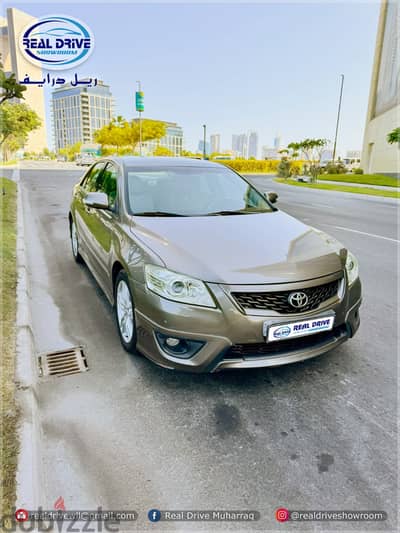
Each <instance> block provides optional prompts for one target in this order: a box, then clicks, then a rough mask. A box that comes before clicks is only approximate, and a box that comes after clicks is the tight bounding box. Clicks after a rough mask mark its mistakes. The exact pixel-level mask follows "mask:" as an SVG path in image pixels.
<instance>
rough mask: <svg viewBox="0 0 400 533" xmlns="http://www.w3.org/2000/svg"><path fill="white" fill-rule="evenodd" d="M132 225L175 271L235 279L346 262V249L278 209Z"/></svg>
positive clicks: (263, 279) (280, 277)
mask: <svg viewBox="0 0 400 533" xmlns="http://www.w3.org/2000/svg"><path fill="white" fill-rule="evenodd" d="M131 231H132V233H133V234H134V235H136V237H137V238H139V239H140V240H141V241H142V242H144V243H145V244H146V245H147V246H148V247H149V248H151V249H152V250H153V251H154V252H155V253H156V254H157V255H158V256H159V257H160V258H161V259H162V261H163V262H164V265H165V266H166V267H167V268H168V269H170V270H173V271H175V272H180V273H183V274H187V275H189V276H193V277H195V278H197V279H201V280H203V281H208V282H215V283H226V284H229V285H234V284H240V285H247V284H262V283H285V282H294V281H303V280H307V279H312V278H317V277H321V276H325V275H328V274H332V273H334V272H338V271H340V270H341V269H343V268H344V264H345V260H346V254H347V252H346V250H345V249H344V248H343V246H342V245H341V244H340V243H339V242H338V241H336V240H335V239H333V238H332V237H329V236H328V235H326V234H325V233H323V232H320V231H318V230H316V229H315V228H312V227H310V226H307V225H305V224H303V223H302V222H300V221H298V220H297V219H295V218H293V217H291V216H289V215H287V214H286V213H283V212H282V211H274V212H271V213H260V214H251V215H228V216H208V217H187V218H183V217H171V218H167V217H163V218H161V217H133V218H132V226H131Z"/></svg>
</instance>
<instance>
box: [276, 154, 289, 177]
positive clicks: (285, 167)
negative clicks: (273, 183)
mask: <svg viewBox="0 0 400 533" xmlns="http://www.w3.org/2000/svg"><path fill="white" fill-rule="evenodd" d="M277 171H278V176H279V177H280V178H288V177H289V176H290V161H289V160H288V158H287V157H282V160H281V161H280V163H279V165H278V167H277Z"/></svg>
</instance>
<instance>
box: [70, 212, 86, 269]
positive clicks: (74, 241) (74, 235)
mask: <svg viewBox="0 0 400 533" xmlns="http://www.w3.org/2000/svg"><path fill="white" fill-rule="evenodd" d="M69 235H70V238H71V249H72V255H73V256H74V259H75V261H76V262H77V263H83V259H82V256H81V254H80V253H79V237H78V232H77V230H76V225H75V222H74V220H73V219H71V223H70V225H69Z"/></svg>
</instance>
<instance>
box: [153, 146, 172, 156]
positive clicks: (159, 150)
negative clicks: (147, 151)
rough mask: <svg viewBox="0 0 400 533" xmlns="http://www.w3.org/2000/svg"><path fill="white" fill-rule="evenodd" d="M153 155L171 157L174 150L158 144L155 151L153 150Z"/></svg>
mask: <svg viewBox="0 0 400 533" xmlns="http://www.w3.org/2000/svg"><path fill="white" fill-rule="evenodd" d="M153 155H155V156H164V157H171V156H173V155H174V154H173V152H171V150H168V148H167V147H166V146H160V145H158V146H157V147H156V148H155V149H154V151H153Z"/></svg>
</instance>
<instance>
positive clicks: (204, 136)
mask: <svg viewBox="0 0 400 533" xmlns="http://www.w3.org/2000/svg"><path fill="white" fill-rule="evenodd" d="M206 138H207V126H206V125H205V124H203V159H206V158H207V152H206Z"/></svg>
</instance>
